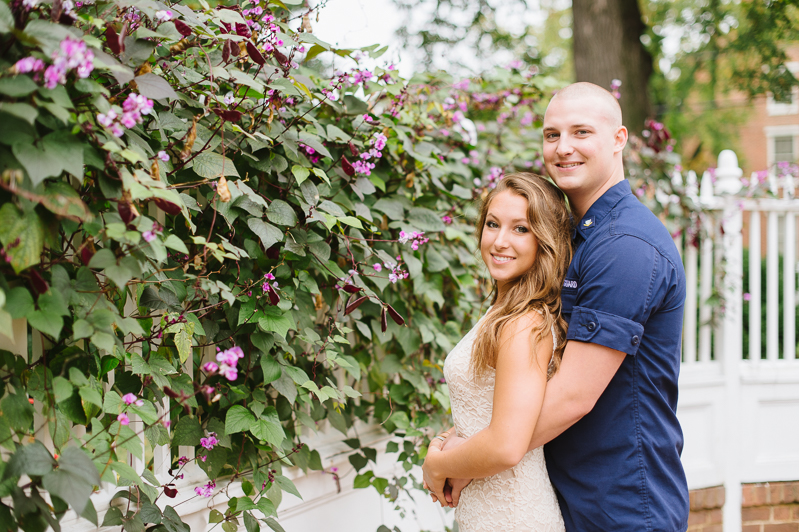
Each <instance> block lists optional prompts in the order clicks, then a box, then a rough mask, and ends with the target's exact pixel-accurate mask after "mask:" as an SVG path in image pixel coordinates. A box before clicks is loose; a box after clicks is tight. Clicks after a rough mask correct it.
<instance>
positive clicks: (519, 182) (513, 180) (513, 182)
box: [472, 172, 572, 377]
mask: <svg viewBox="0 0 799 532" xmlns="http://www.w3.org/2000/svg"><path fill="white" fill-rule="evenodd" d="M505 191H508V192H511V193H512V194H516V195H517V196H521V197H523V198H524V199H526V200H527V221H528V222H529V224H530V230H531V232H532V233H533V236H535V238H536V239H537V240H538V252H537V254H536V258H535V262H534V263H533V266H532V268H530V269H529V270H528V271H527V272H526V273H524V274H523V275H522V276H521V277H519V278H518V279H515V280H514V281H512V282H511V283H510V284H509V286H508V289H507V290H506V291H505V294H504V296H503V297H502V299H501V300H499V301H498V298H497V290H496V282H493V287H494V290H493V297H492V301H491V303H492V305H493V307H492V308H491V310H490V311H489V312H488V314H487V315H486V317H485V318H484V319H483V321H482V323H481V324H480V328H479V329H478V331H477V338H476V340H475V342H474V347H473V348H472V368H473V371H474V374H475V376H480V375H484V374H485V373H486V372H487V370H488V368H489V367H492V368H493V367H496V362H497V356H498V354H499V338H500V333H501V332H502V330H503V328H504V327H505V326H507V325H508V324H511V323H513V322H514V321H515V320H517V319H519V318H521V317H522V316H524V315H525V314H527V313H528V312H530V311H531V310H533V311H537V312H538V313H539V314H540V315H541V317H542V318H543V319H542V320H541V323H540V324H539V325H538V326H536V327H533V330H532V331H531V333H530V341H531V348H532V349H531V356H533V355H532V353H534V352H535V348H536V345H537V343H538V339H539V338H542V335H551V334H552V333H551V332H550V331H551V330H554V331H555V354H554V356H553V364H550V366H549V367H550V369H549V371H548V376H549V377H551V376H552V375H553V374H554V373H555V371H557V369H558V367H559V366H560V360H561V358H562V356H563V348H564V347H565V345H566V341H565V340H566V327H567V324H566V321H565V320H564V319H563V316H562V315H561V300H560V291H561V288H562V286H563V280H564V279H565V277H566V270H567V269H568V267H569V263H570V262H571V259H572V246H571V230H572V219H571V216H570V215H569V210H568V208H567V206H566V200H565V196H564V194H563V192H561V191H560V189H558V188H557V187H556V186H555V185H553V184H552V183H550V182H549V181H547V180H546V179H545V178H543V177H541V176H538V175H535V174H532V173H528V172H519V173H514V174H509V175H507V176H505V177H504V178H503V179H502V180H501V181H500V182H499V183H498V184H497V187H496V188H495V189H493V190H492V191H491V192H490V193H489V194H488V195H487V196H486V198H485V200H484V201H483V204H482V206H481V208H480V215H479V217H478V222H477V242H478V245H479V244H480V242H481V241H482V238H483V229H484V228H485V223H486V216H487V215H488V208H489V207H490V205H491V201H492V200H493V199H494V198H495V197H496V196H497V194H500V193H501V192H505Z"/></svg>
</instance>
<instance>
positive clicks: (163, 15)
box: [155, 9, 175, 22]
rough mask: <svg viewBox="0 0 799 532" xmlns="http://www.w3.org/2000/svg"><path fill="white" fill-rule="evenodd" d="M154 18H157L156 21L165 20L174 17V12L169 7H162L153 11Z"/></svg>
mask: <svg viewBox="0 0 799 532" xmlns="http://www.w3.org/2000/svg"><path fill="white" fill-rule="evenodd" d="M155 18H156V20H158V22H167V21H169V20H172V19H173V18H175V14H174V13H172V11H170V10H169V9H162V10H160V11H156V12H155Z"/></svg>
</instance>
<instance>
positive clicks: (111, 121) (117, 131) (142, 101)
mask: <svg viewBox="0 0 799 532" xmlns="http://www.w3.org/2000/svg"><path fill="white" fill-rule="evenodd" d="M117 109H119V107H117ZM152 110H153V102H152V100H148V99H147V98H146V97H145V96H142V95H141V94H136V93H131V94H130V95H128V97H127V99H126V100H125V102H124V103H123V104H122V114H119V113H118V112H117V111H115V110H114V109H113V108H112V109H110V110H109V111H108V112H107V113H100V114H98V115H97V122H99V123H100V125H102V126H104V127H107V128H108V130H109V131H110V132H111V134H112V135H114V136H115V137H121V136H122V134H123V133H124V132H125V129H123V127H124V128H128V129H129V128H132V127H133V126H135V125H136V124H141V123H142V121H143V120H144V119H143V118H142V116H144V115H148V114H150V112H151V111H152Z"/></svg>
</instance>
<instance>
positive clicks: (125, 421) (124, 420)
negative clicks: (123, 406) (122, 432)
mask: <svg viewBox="0 0 799 532" xmlns="http://www.w3.org/2000/svg"><path fill="white" fill-rule="evenodd" d="M117 421H119V424H120V425H130V418H129V417H128V415H127V414H126V413H125V412H122V413H121V414H119V415H118V416H117Z"/></svg>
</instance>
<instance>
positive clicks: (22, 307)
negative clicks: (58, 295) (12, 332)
mask: <svg viewBox="0 0 799 532" xmlns="http://www.w3.org/2000/svg"><path fill="white" fill-rule="evenodd" d="M1 212H2V209H0V213H1ZM0 231H2V230H1V229H0ZM4 308H5V310H6V311H8V313H9V314H11V317H12V318H14V319H15V320H16V319H19V318H24V317H25V316H27V315H28V313H29V312H30V311H32V310H33V308H34V307H33V296H32V295H31V293H30V292H29V291H28V289H27V288H25V287H24V286H17V287H14V288H12V289H11V290H9V291H8V292H6V304H5V307H4Z"/></svg>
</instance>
